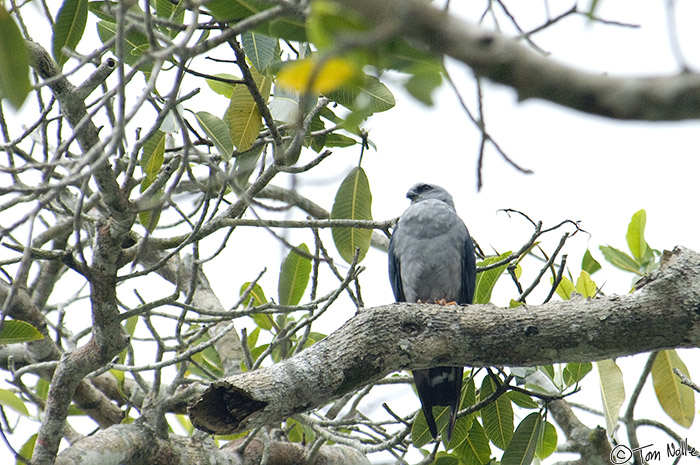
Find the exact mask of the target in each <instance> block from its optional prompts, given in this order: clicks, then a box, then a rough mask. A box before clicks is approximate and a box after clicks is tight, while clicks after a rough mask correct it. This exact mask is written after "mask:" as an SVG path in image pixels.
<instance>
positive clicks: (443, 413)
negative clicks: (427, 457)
mask: <svg viewBox="0 0 700 465" xmlns="http://www.w3.org/2000/svg"><path fill="white" fill-rule="evenodd" d="M449 416H450V411H449V409H448V408H447V407H433V417H434V418H435V426H436V427H437V430H438V433H440V432H442V431H443V430H444V429H445V428H446V427H447V422H448V420H449ZM432 440H433V436H432V435H431V434H430V429H428V422H427V421H426V420H425V414H424V413H423V409H421V410H420V411H419V412H418V415H416V419H415V420H414V421H413V425H412V426H411V441H412V442H413V445H414V446H415V447H423V446H424V445H426V444H428V443H429V442H430V441H432Z"/></svg>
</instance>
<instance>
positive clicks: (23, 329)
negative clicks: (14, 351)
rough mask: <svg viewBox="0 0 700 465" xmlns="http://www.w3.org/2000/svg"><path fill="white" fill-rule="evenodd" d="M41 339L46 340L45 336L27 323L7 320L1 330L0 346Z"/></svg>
mask: <svg viewBox="0 0 700 465" xmlns="http://www.w3.org/2000/svg"><path fill="white" fill-rule="evenodd" d="M39 339H44V336H43V335H42V334H41V333H40V332H39V330H38V329H36V328H35V327H34V326H32V325H30V324H29V323H27V322H25V321H19V320H5V322H4V323H3V325H2V329H0V344H19V343H22V342H29V341H38V340H39Z"/></svg>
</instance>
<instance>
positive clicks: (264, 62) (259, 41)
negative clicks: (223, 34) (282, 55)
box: [241, 31, 278, 73]
mask: <svg viewBox="0 0 700 465" xmlns="http://www.w3.org/2000/svg"><path fill="white" fill-rule="evenodd" d="M241 43H242V45H243V50H244V51H245V55H246V56H247V57H248V59H249V60H250V63H251V64H252V65H253V66H254V67H255V69H257V70H258V71H259V72H261V73H262V72H263V71H265V68H267V67H268V65H270V64H271V63H273V62H274V61H275V58H277V55H276V54H275V49H276V48H277V43H278V39H273V38H272V37H270V36H267V35H265V34H261V33H259V32H254V31H247V32H244V33H243V34H241Z"/></svg>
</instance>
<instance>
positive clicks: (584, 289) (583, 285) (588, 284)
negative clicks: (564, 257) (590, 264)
mask: <svg viewBox="0 0 700 465" xmlns="http://www.w3.org/2000/svg"><path fill="white" fill-rule="evenodd" d="M576 292H578V293H579V294H581V295H582V296H584V297H587V298H592V297H595V295H596V293H597V292H598V287H597V286H596V285H595V283H594V282H593V280H592V279H591V275H589V274H588V273H586V272H585V271H581V276H579V277H578V279H577V280H576Z"/></svg>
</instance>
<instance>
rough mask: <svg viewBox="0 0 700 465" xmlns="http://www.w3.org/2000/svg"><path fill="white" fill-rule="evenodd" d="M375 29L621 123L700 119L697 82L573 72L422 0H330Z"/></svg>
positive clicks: (685, 77)
mask: <svg viewBox="0 0 700 465" xmlns="http://www.w3.org/2000/svg"><path fill="white" fill-rule="evenodd" d="M335 1H336V2H337V3H340V4H342V5H344V6H345V7H346V8H347V9H348V10H350V11H355V12H357V13H359V14H360V15H362V16H363V17H364V18H365V19H366V20H368V21H370V22H371V23H373V24H376V25H378V26H381V25H385V24H387V23H389V22H397V23H398V28H399V31H400V32H399V33H400V34H401V35H403V36H404V37H406V38H408V39H412V40H417V41H419V42H421V43H423V44H425V45H426V46H428V47H430V49H431V50H432V51H434V52H436V53H439V54H444V55H448V56H450V57H452V58H454V59H455V60H458V61H461V62H462V63H464V64H466V65H467V66H469V67H470V68H472V69H473V70H474V72H475V73H476V74H477V75H479V76H484V77H486V78H488V79H490V80H492V81H494V82H497V83H500V84H503V85H506V86H509V87H512V88H513V89H515V91H516V92H517V93H518V97H519V98H520V100H525V99H528V98H533V97H535V98H540V99H543V100H548V101H550V102H554V103H557V104H559V105H562V106H565V107H569V108H573V109H575V110H579V111H582V112H584V113H591V114H595V115H601V116H607V117H610V118H616V119H624V120H649V121H676V120H683V119H697V118H700V75H698V74H692V73H688V72H683V73H679V74H678V75H676V76H665V77H648V78H631V77H613V76H608V75H604V74H595V73H589V72H585V71H581V70H577V69H574V68H572V67H570V66H566V65H564V64H562V63H558V62H556V61H554V60H552V59H551V58H548V57H545V56H542V55H541V54H539V53H537V52H536V51H534V50H532V49H530V48H528V47H526V46H524V45H522V44H521V43H520V42H519V41H517V40H516V39H513V38H509V37H505V36H503V35H500V34H498V33H496V32H494V31H489V30H487V29H484V28H482V27H480V26H477V25H475V24H472V23H470V22H467V21H464V20H461V19H458V18H457V17H455V16H453V15H450V14H449V13H447V12H445V11H443V10H439V9H438V8H435V7H433V6H432V5H431V4H430V3H427V2H423V1H420V0H386V1H382V2H376V1H374V0H335Z"/></svg>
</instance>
